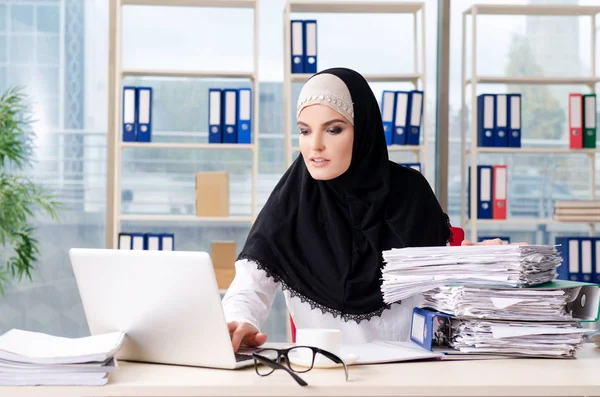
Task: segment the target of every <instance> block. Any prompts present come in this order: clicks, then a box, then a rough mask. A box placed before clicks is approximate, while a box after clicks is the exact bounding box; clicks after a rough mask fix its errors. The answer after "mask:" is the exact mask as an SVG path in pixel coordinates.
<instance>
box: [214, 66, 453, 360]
mask: <svg viewBox="0 0 600 397" xmlns="http://www.w3.org/2000/svg"><path fill="white" fill-rule="evenodd" d="M297 113H298V126H299V129H300V137H299V142H300V149H301V155H300V156H299V157H298V158H297V159H296V161H295V162H294V163H293V164H292V165H291V167H290V168H289V169H288V170H287V171H286V172H285V174H284V175H283V177H282V178H281V180H280V181H279V183H278V184H277V186H276V187H275V189H274V190H273V192H272V193H271V196H270V197H269V199H268V201H267V203H266V204H265V206H264V208H263V209H262V211H261V213H260V214H259V216H258V219H257V220H256V222H255V223H254V225H253V227H252V229H251V230H250V234H249V236H248V239H247V241H246V244H245V246H244V247H243V249H242V252H241V253H240V256H239V258H238V260H237V262H236V277H235V279H234V281H233V282H232V284H231V286H230V288H229V289H228V291H227V294H226V296H225V297H224V299H223V307H224V311H225V315H226V318H227V321H228V324H229V331H230V333H231V334H232V343H233V345H234V348H235V349H237V348H238V346H239V345H240V343H243V344H245V345H249V346H257V345H261V344H262V343H264V342H265V340H266V335H264V334H262V333H260V332H259V331H258V330H259V329H260V326H261V325H262V322H263V321H264V320H265V319H266V317H267V315H268V313H269V310H270V307H271V304H272V301H273V297H274V294H275V292H276V290H277V288H278V286H279V285H281V286H282V287H283V291H284V294H285V297H286V303H287V306H288V309H289V311H290V314H291V315H292V318H293V319H294V322H295V323H296V326H297V327H298V328H337V329H340V330H341V331H342V335H343V339H344V341H345V342H352V343H359V342H368V341H371V340H374V339H383V340H404V339H406V338H407V335H408V329H409V328H410V318H411V317H410V316H411V313H412V309H413V307H414V306H415V305H417V304H418V303H417V301H416V300H415V301H414V302H411V299H409V300H408V301H403V302H401V303H399V304H394V305H392V306H388V305H386V304H384V302H383V298H382V293H381V289H380V287H381V280H380V279H381V269H382V266H383V259H382V251H385V250H389V249H392V248H402V247H417V246H443V245H446V243H447V242H448V240H449V238H450V229H449V227H450V225H449V220H448V216H447V215H446V214H445V213H444V211H442V208H441V207H440V204H439V203H438V201H437V199H436V197H435V195H434V193H433V191H432V189H431V187H430V186H429V183H428V182H427V180H426V179H425V177H423V176H422V175H421V173H419V172H418V171H415V170H413V169H411V168H407V167H403V166H400V165H398V164H396V163H394V162H391V161H390V160H389V158H388V152H387V146H386V142H385V137H384V132H383V124H382V120H381V114H380V110H379V106H378V103H377V100H376V99H375V97H374V95H373V92H372V91H371V88H370V87H369V84H368V83H367V81H366V80H365V79H364V78H363V77H362V76H361V75H360V74H358V73H357V72H355V71H353V70H350V69H344V68H334V69H328V70H324V71H322V72H320V73H318V74H316V75H314V76H313V77H311V79H310V80H309V81H308V82H307V83H306V85H305V86H304V87H303V89H302V91H301V93H300V97H299V100H298V108H297ZM415 299H416V298H415Z"/></svg>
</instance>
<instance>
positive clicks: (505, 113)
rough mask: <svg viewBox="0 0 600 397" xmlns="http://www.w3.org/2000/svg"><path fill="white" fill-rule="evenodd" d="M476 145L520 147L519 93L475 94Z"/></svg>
mask: <svg viewBox="0 0 600 397" xmlns="http://www.w3.org/2000/svg"><path fill="white" fill-rule="evenodd" d="M477 145H478V146H481V147H515V148H518V147H521V94H481V95H479V96H477Z"/></svg>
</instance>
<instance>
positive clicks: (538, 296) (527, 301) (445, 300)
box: [422, 286, 579, 321]
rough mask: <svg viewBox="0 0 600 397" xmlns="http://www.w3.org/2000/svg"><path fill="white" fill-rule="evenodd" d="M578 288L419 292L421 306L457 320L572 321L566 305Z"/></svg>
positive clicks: (456, 288) (457, 288) (460, 288)
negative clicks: (421, 297) (421, 294)
mask: <svg viewBox="0 0 600 397" xmlns="http://www.w3.org/2000/svg"><path fill="white" fill-rule="evenodd" d="M578 291H579V289H577V288H566V289H548V290H546V289H528V288H513V289H500V288H488V287H471V286H444V287H439V288H435V289H433V290H430V291H426V292H424V293H423V296H424V298H425V299H424V302H423V305H422V306H423V307H429V308H432V309H434V310H436V311H439V312H442V313H446V314H450V315H453V316H460V317H475V318H487V319H497V320H519V321H573V320H574V318H573V312H572V311H571V310H569V311H567V306H568V304H569V303H570V302H572V301H573V300H574V299H575V298H576V297H577V293H578Z"/></svg>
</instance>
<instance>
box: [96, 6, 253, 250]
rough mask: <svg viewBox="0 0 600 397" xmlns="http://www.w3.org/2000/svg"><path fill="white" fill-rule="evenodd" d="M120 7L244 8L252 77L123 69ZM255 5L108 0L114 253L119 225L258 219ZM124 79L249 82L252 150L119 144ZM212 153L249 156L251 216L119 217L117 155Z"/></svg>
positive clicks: (109, 231)
mask: <svg viewBox="0 0 600 397" xmlns="http://www.w3.org/2000/svg"><path fill="white" fill-rule="evenodd" d="M124 6H164V7H204V8H244V9H252V10H253V11H254V23H253V35H254V44H253V56H254V65H253V70H251V71H233V72H223V71H194V70H153V69H125V68H123V65H122V62H121V43H122V26H121V24H122V11H123V7H124ZM258 7H259V0H110V16H109V19H110V39H109V79H108V80H109V103H108V117H109V119H108V167H107V168H108V169H107V173H108V178H107V179H108V180H107V209H106V218H107V219H106V246H107V248H116V247H117V246H118V235H119V231H120V225H121V222H122V221H142V222H212V223H214V222H218V223H223V224H227V223H252V222H253V221H254V219H255V218H256V216H257V205H258V203H257V179H258V142H259V139H258V138H259V124H258V120H259V118H258V115H259V84H258V55H259V54H258V51H259V36H258V32H259V19H258V17H259V15H258V14H259V12H258V11H259V10H258ZM128 76H140V77H176V78H198V79H202V78H223V79H249V80H250V81H251V82H252V93H253V99H252V117H253V120H252V143H251V144H209V143H162V142H139V143H138V142H123V141H122V121H121V120H122V88H123V79H124V78H125V77H128ZM134 148H135V149H138V150H142V149H150V148H154V149H156V148H161V149H170V150H176V149H211V150H246V151H247V150H250V151H251V152H252V204H251V206H252V215H251V216H231V217H197V216H193V215H190V216H181V215H175V216H172V215H134V214H122V213H121V170H122V152H123V150H128V149H134Z"/></svg>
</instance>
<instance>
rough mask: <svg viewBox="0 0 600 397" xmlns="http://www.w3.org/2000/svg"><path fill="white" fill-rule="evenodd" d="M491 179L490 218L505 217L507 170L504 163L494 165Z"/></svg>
mask: <svg viewBox="0 0 600 397" xmlns="http://www.w3.org/2000/svg"><path fill="white" fill-rule="evenodd" d="M493 170H494V177H493V179H492V181H493V182H492V183H493V188H492V206H493V208H492V218H494V219H506V197H507V190H508V172H507V169H506V165H494V166H493Z"/></svg>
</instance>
